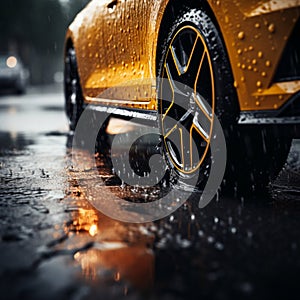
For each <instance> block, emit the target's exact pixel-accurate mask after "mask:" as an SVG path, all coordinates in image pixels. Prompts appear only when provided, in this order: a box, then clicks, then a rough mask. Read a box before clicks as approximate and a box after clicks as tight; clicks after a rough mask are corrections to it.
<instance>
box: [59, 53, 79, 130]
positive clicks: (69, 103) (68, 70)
mask: <svg viewBox="0 0 300 300" xmlns="http://www.w3.org/2000/svg"><path fill="white" fill-rule="evenodd" d="M64 92H65V111H66V114H67V117H68V121H69V127H70V130H71V131H74V130H75V128H76V125H77V122H78V120H79V118H80V115H81V113H82V111H83V96H82V89H81V86H80V78H79V74H78V69H77V60H76V53H75V50H74V48H72V47H71V48H69V49H67V51H66V55H65V68H64Z"/></svg>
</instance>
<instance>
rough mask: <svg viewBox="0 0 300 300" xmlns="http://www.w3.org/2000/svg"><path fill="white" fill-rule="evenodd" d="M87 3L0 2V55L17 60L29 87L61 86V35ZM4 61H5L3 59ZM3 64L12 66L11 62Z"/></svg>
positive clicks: (71, 0) (53, 0) (55, 0)
mask: <svg viewBox="0 0 300 300" xmlns="http://www.w3.org/2000/svg"><path fill="white" fill-rule="evenodd" d="M88 2H89V1H88V0H26V1H24V0H9V1H2V2H1V9H0V41H1V42H0V55H1V56H2V57H3V58H4V57H11V56H13V57H18V60H19V61H20V62H22V65H23V68H24V69H25V70H26V72H25V77H26V78H27V81H28V84H30V85H45V84H53V83H61V82H62V80H63V73H62V71H63V45H64V35H65V32H66V29H67V27H68V25H69V23H70V22H71V21H72V20H73V18H74V16H75V15H76V14H77V13H78V12H79V11H80V10H81V9H82V7H84V6H85V5H86V4H87V3H88ZM6 59H7V58H6ZM7 64H8V65H9V64H11V65H14V61H13V60H12V59H11V60H10V61H7Z"/></svg>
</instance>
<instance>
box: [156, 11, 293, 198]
mask: <svg viewBox="0 0 300 300" xmlns="http://www.w3.org/2000/svg"><path fill="white" fill-rule="evenodd" d="M165 25H166V24H165ZM166 26H167V25H166ZM160 40H161V45H159V47H158V52H157V66H158V68H157V76H158V78H159V80H158V94H157V98H158V101H157V103H158V113H159V116H160V117H159V126H160V130H161V134H162V139H163V143H162V144H163V152H164V154H165V158H166V161H167V163H168V165H169V166H170V168H171V169H173V170H174V171H175V172H176V173H177V174H178V176H179V177H181V178H183V179H184V178H189V177H191V176H193V175H194V174H196V173H197V174H199V172H200V176H199V179H202V180H203V175H205V173H207V164H208V163H209V160H210V144H211V139H212V138H213V136H212V132H213V130H212V129H213V124H214V122H213V119H214V117H217V118H218V119H219V121H220V123H221V125H222V128H223V131H224V134H225V138H226V145H227V153H228V156H227V167H226V177H225V179H226V180H224V183H225V187H226V188H227V190H228V191H233V190H236V189H240V190H243V191H242V192H246V193H248V192H249V191H251V192H252V191H259V192H260V191H262V190H265V188H266V186H267V184H268V182H269V180H270V179H273V178H274V177H275V176H276V175H277V174H278V172H279V171H280V169H281V167H282V166H283V164H284V162H285V159H286V157H287V154H288V151H289V147H290V144H291V139H290V138H287V137H284V136H282V135H280V132H278V130H276V128H275V129H274V128H265V129H261V127H257V128H256V129H254V130H253V129H248V128H239V125H238V124H237V119H238V115H239V105H238V99H237V95H236V91H235V88H234V84H233V82H234V80H233V76H232V72H231V66H230V62H229V59H228V55H227V51H226V48H225V45H224V42H223V39H222V37H221V35H220V33H219V31H218V28H217V26H216V24H215V23H214V21H213V19H212V18H211V17H210V14H209V13H208V12H207V11H206V10H205V9H204V8H202V9H200V8H190V7H186V8H185V9H184V10H183V11H181V13H180V14H179V15H178V16H175V17H174V19H173V21H172V23H171V24H170V25H169V30H168V31H167V33H166V34H164V35H163V36H162V37H161V39H160ZM194 154H196V155H194ZM204 177H205V176H204ZM198 183H200V182H199V181H198Z"/></svg>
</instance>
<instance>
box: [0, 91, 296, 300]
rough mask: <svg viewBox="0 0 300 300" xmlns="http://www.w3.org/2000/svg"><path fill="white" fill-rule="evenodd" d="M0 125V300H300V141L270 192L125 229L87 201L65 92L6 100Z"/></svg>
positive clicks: (85, 175) (187, 208)
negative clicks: (75, 159) (70, 145)
mask: <svg viewBox="0 0 300 300" xmlns="http://www.w3.org/2000/svg"><path fill="white" fill-rule="evenodd" d="M0 121H1V128H0V199H1V200H0V236H1V241H0V254H1V256H0V299H74V300H75V299H76V300H77V299H123V298H124V299H201V298H202V299H296V298H299V294H300V287H299V283H298V281H299V278H300V255H299V253H300V251H299V249H300V239H299V238H300V233H299V228H300V218H299V216H300V204H299V203H300V202H299V201H300V199H299V196H300V158H299V155H300V141H298V140H294V142H293V146H292V149H291V152H290V155H289V157H288V161H287V164H286V165H285V167H284V169H283V170H282V172H281V173H280V175H279V177H278V179H277V180H276V181H275V182H274V183H273V185H272V187H271V191H270V196H264V197H261V198H256V197H252V198H251V197H249V198H245V199H244V198H228V197H225V196H222V195H220V196H218V197H216V198H215V199H214V200H213V201H212V202H211V203H210V204H209V205H208V206H207V207H205V208H204V209H201V210H200V209H199V208H197V202H198V201H197V199H193V198H192V199H191V200H190V201H189V202H187V203H186V204H184V205H183V206H182V207H181V208H180V209H178V210H177V211H176V212H175V213H173V214H172V215H170V216H168V217H166V218H164V219H162V220H159V221H155V222H152V223H147V224H129V223H122V222H119V221H116V220H113V219H110V218H109V217H107V216H105V215H103V214H101V213H100V212H99V211H97V210H96V209H95V208H94V207H93V206H92V205H91V204H90V202H89V201H88V200H87V197H86V193H84V191H83V190H82V186H84V182H92V185H95V186H96V185H97V182H93V180H95V179H94V178H93V176H92V174H91V172H90V170H85V171H83V172H75V171H74V170H73V169H72V162H71V154H70V149H68V148H67V146H66V145H67V140H68V129H67V125H66V118H65V115H64V112H63V95H62V93H61V89H60V88H56V89H34V90H33V89H32V90H31V91H29V93H28V94H27V95H24V96H13V95H1V97H0ZM84 155H85V154H83V158H82V159H83V161H84V159H85V156H84ZM87 159H88V158H87ZM97 164H98V167H100V169H102V171H103V172H102V175H101V176H102V179H103V180H104V181H105V182H106V184H107V185H108V186H110V188H111V189H112V190H115V191H116V193H122V192H124V188H123V187H122V186H120V182H119V181H118V180H117V179H116V178H115V176H113V175H112V174H111V172H110V171H109V170H107V169H106V168H107V166H106V165H105V161H103V159H102V158H101V157H99V158H97ZM99 190H100V193H101V186H100V187H99V188H98V193H99ZM125 190H126V189H125ZM126 192H128V191H127V190H126ZM99 196H100V197H101V195H99V194H98V197H99ZM107 201H109V199H107Z"/></svg>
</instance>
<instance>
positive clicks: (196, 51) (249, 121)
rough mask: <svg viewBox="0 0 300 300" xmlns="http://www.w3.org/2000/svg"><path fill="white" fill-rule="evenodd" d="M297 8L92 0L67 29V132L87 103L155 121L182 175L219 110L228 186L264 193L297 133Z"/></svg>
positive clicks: (284, 3) (288, 1)
mask: <svg viewBox="0 0 300 300" xmlns="http://www.w3.org/2000/svg"><path fill="white" fill-rule="evenodd" d="M299 15H300V1H299V0H281V1H278V0H269V1H267V0H261V1H256V0H247V1H246V0H235V1H232V0H147V1H146V0H92V1H90V2H89V4H88V5H87V6H86V7H85V8H84V9H83V10H82V11H81V12H80V13H79V14H78V15H77V16H76V18H75V20H74V21H73V23H72V24H71V25H70V26H69V28H68V31H67V34H66V40H65V99H66V112H67V116H68V118H69V124H70V129H71V130H75V127H76V124H77V122H78V119H79V117H80V114H81V112H82V111H83V109H84V108H85V106H86V105H89V106H90V107H94V108H95V109H97V108H99V107H101V108H102V109H104V110H105V109H107V110H108V109H109V108H110V107H118V110H117V112H118V114H119V115H121V116H123V117H124V116H125V117H126V116H127V117H132V116H133V115H134V116H136V117H141V118H148V119H151V120H154V121H155V120H157V123H158V126H159V128H160V130H161V134H162V139H163V141H164V143H162V147H163V150H164V153H165V156H166V159H167V161H168V164H169V165H170V167H171V168H173V169H174V170H176V172H178V174H180V175H182V176H183V177H184V176H192V175H193V173H194V172H196V170H199V168H201V166H202V165H203V164H204V162H205V158H207V156H209V145H210V141H211V139H212V135H211V133H212V126H213V116H214V115H216V116H217V117H218V119H219V120H220V122H221V125H222V127H223V130H224V133H225V137H226V143H227V153H228V160H227V170H226V171H227V173H226V181H227V184H228V186H230V187H232V186H234V185H235V184H239V185H241V186H242V187H243V188H248V189H249V190H251V189H252V188H253V189H256V190H261V189H262V188H264V187H265V186H266V184H267V183H268V182H269V180H270V179H272V178H274V176H276V175H277V174H278V172H279V171H280V169H281V168H282V166H283V164H284V162H285V160H286V158H287V155H288V152H289V149H290V145H291V141H292V138H293V137H294V136H295V135H297V133H298V128H299V127H298V124H299V120H300V119H299V115H300V102H299V96H300V43H299V40H300V21H299ZM153 79H154V80H153ZM178 83H180V84H182V85H180V84H179V85H178ZM182 86H183V87H182ZM185 86H187V87H189V88H190V89H191V91H192V92H187V91H186V90H185V88H184V87H185ZM112 89H113V90H114V92H113V93H112V92H111V90H112ZM174 95H175V96H174ZM176 95H177V96H176ZM178 95H179V96H178ZM164 98H169V99H167V100H168V101H164ZM170 98H171V99H170ZM177 101H178V102H181V103H182V102H186V103H188V111H189V112H190V113H191V114H190V115H191V116H193V117H191V116H190V115H187V114H186V113H187V112H186V111H184V110H183V109H182V108H180V103H177ZM133 112H134V114H133ZM195 115H196V116H197V117H196V118H195ZM166 116H168V117H170V118H171V119H175V121H176V122H175V123H174V122H173V123H172V122H167V121H166V119H167V118H166ZM197 118H198V119H199V120H200V119H201V122H200V121H199V120H197ZM183 120H184V122H183ZM198 121H199V122H198ZM203 124H204V125H203ZM182 127H185V129H187V130H185V131H184V130H182ZM184 132H188V134H187V135H188V136H185V133H184ZM170 135H174V136H175V135H177V136H179V137H180V138H179V139H177V140H178V141H179V142H178V145H174V143H170V142H168V139H169V137H170ZM191 140H193V141H195V143H196V144H197V148H198V149H197V150H198V152H199V150H200V152H199V153H200V156H198V157H197V158H196V159H195V158H194V157H192V154H191V152H192V149H191V143H190V142H189V141H191ZM195 157H196V156H195Z"/></svg>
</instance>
